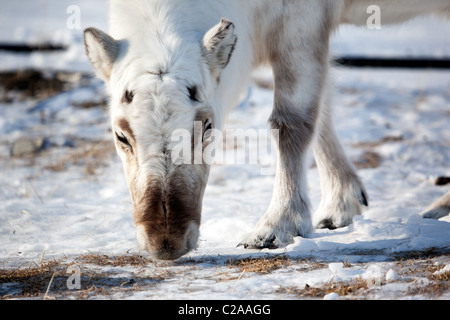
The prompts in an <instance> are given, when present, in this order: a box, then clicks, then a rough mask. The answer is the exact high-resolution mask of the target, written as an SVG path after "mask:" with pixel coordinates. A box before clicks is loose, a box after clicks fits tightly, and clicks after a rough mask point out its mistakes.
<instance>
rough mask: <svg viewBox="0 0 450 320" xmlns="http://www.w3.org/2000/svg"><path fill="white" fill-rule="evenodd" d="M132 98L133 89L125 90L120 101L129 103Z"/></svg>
mask: <svg viewBox="0 0 450 320" xmlns="http://www.w3.org/2000/svg"><path fill="white" fill-rule="evenodd" d="M133 99H134V91H128V90H126V91H125V93H124V95H123V97H122V103H127V104H130V103H132V102H133Z"/></svg>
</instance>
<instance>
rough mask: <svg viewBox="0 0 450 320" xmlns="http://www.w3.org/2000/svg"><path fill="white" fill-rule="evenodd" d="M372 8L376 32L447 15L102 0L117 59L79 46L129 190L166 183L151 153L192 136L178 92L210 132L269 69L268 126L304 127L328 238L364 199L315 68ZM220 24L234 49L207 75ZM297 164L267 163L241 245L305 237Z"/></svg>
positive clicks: (329, 3)
mask: <svg viewBox="0 0 450 320" xmlns="http://www.w3.org/2000/svg"><path fill="white" fill-rule="evenodd" d="M373 4H375V5H379V6H380V8H381V10H382V11H381V14H382V16H381V22H382V23H397V22H401V21H405V20H407V19H410V18H412V17H414V16H416V15H418V14H422V13H432V12H439V13H445V14H448V13H449V12H450V2H449V1H448V0H430V1H423V0H378V1H375V2H373V1H370V0H321V1H317V0H291V1H289V0H287V1H275V0H246V1H241V0H214V1H212V0H202V1H198V0H133V1H125V0H112V1H111V2H110V30H109V34H110V36H111V37H112V38H113V39H114V40H115V41H117V44H118V54H117V59H116V60H115V61H109V60H108V55H105V54H102V52H101V49H99V45H98V44H99V43H102V42H103V43H105V42H106V43H108V42H109V41H110V39H109V38H108V37H107V36H106V35H101V34H100V36H97V37H94V36H92V35H93V34H96V33H89V32H88V34H87V35H86V38H85V39H86V45H87V47H88V48H90V49H91V51H90V52H89V53H88V54H89V57H90V59H91V62H92V64H93V65H94V68H95V69H96V72H97V74H98V75H99V76H100V77H101V78H103V79H105V81H106V83H107V88H108V92H109V93H110V95H111V120H112V126H113V128H115V126H116V121H117V119H120V118H126V119H127V120H128V121H129V123H130V126H131V129H132V130H133V133H134V135H135V136H136V140H137V143H136V149H137V150H136V151H135V152H136V154H137V161H138V164H139V169H138V170H139V172H138V173H137V176H138V178H136V179H135V181H132V182H131V183H135V184H137V186H138V188H140V189H144V188H145V187H146V179H145V178H146V177H148V176H149V175H155V174H156V175H159V176H164V175H165V174H167V163H166V162H165V161H166V159H165V155H164V154H162V150H163V148H164V147H167V146H170V137H171V134H172V133H173V132H174V131H175V130H176V129H186V130H192V123H193V120H194V117H195V114H196V111H197V109H198V106H196V105H192V103H191V102H190V101H189V99H188V98H187V95H186V88H187V87H189V86H193V85H195V86H197V87H198V94H199V97H200V100H201V102H202V105H207V106H209V107H211V108H212V109H213V113H214V118H215V127H216V128H218V129H220V128H222V125H223V122H224V120H225V117H226V115H227V113H228V112H229V111H230V110H231V108H232V107H233V106H235V105H236V104H237V102H238V101H239V98H240V96H241V94H242V93H243V90H245V89H246V88H247V84H248V82H249V80H250V75H251V71H252V70H253V68H255V67H257V66H259V65H260V64H263V63H270V64H271V65H272V66H273V68H274V74H275V80H276V82H275V83H276V93H275V98H276V99H275V100H276V103H275V104H276V105H275V109H274V113H273V115H272V118H271V121H272V122H271V123H272V125H273V126H281V127H283V126H285V125H293V124H292V123H289V121H292V119H291V117H289V116H286V112H288V113H290V114H292V115H295V117H298V119H301V121H300V122H299V126H300V125H303V123H308V122H310V123H311V124H312V125H313V126H315V127H316V129H315V130H312V131H311V130H309V129H308V130H309V131H308V130H307V129H306V128H305V129H304V130H305V131H303V133H305V134H306V136H305V137H303V136H299V137H297V138H298V139H299V141H300V142H298V143H301V144H304V145H303V147H304V148H301V150H307V147H308V146H309V144H311V143H312V141H313V140H317V143H318V147H316V149H315V154H316V158H318V160H319V161H318V165H319V170H320V172H321V185H322V187H323V191H324V192H323V193H324V195H323V199H322V202H321V205H320V209H319V212H318V214H317V215H316V216H315V219H314V221H315V225H316V226H317V225H320V223H321V222H323V221H328V220H330V221H331V222H332V224H333V225H334V226H335V227H339V226H343V225H348V224H349V223H351V221H352V218H353V216H354V215H356V214H360V212H361V204H364V203H365V201H366V199H365V197H366V195H365V191H364V187H363V185H362V183H361V181H360V180H359V178H358V177H357V175H356V174H355V172H354V169H353V167H352V166H351V164H350V163H349V162H348V160H346V158H345V156H344V153H343V151H342V148H341V146H340V145H339V142H338V140H337V138H336V136H335V132H334V130H333V129H332V127H330V126H331V121H332V120H331V115H330V114H331V111H330V109H329V108H328V106H326V105H327V102H329V101H328V98H327V84H328V75H327V70H328V68H327V66H326V65H324V64H326V63H324V61H321V60H320V56H321V55H323V56H324V57H325V58H328V40H329V36H330V34H331V32H332V31H333V30H335V29H336V28H337V27H338V25H339V24H340V23H352V24H357V25H364V24H365V23H366V21H367V19H368V15H367V11H366V9H367V7H368V6H370V5H373ZM223 18H225V19H228V20H230V21H232V22H233V25H232V26H230V30H231V31H230V33H229V34H227V36H226V37H225V40H224V41H225V42H224V43H222V44H223V45H224V46H225V47H228V48H230V43H231V41H232V40H233V39H234V38H237V44H236V46H235V48H234V52H233V54H232V56H231V59H230V60H229V63H228V64H227V65H226V67H225V68H224V69H223V70H222V69H220V70H216V69H215V66H214V62H213V61H214V60H213V59H212V58H208V54H205V50H206V49H205V48H207V41H208V39H209V38H210V37H212V36H214V34H216V33H217V30H218V29H219V28H220V21H221V19H223ZM222 21H224V20H222ZM218 23H219V24H218ZM222 26H223V25H222ZM99 39H103V40H99ZM100 47H101V46H100ZM284 47H286V48H284ZM88 51H89V50H88ZM283 54H285V55H284V56H283ZM215 58H219V56H218V55H216V56H215ZM221 58H222V59H223V57H221ZM98 60H103V61H100V62H99V61H98ZM111 65H112V67H111ZM108 68H109V69H108ZM125 90H132V91H133V92H134V93H135V97H134V100H133V102H132V103H131V104H125V103H123V101H122V100H123V99H122V97H123V93H124V91H125ZM321 105H324V106H321ZM314 108H318V109H314ZM316 110H318V114H315V113H314V112H315V111H316ZM168 114H170V117H169V118H168V117H167V115H168ZM327 128H329V129H327ZM294 131H295V130H294ZM298 132H300V131H298ZM302 135H303V134H302ZM317 135H318V136H317ZM291 138H292V137H291ZM302 139H304V141H303V140H302ZM302 141H303V142H302ZM119 154H120V155H121V157H122V160H123V161H124V163H125V167H127V165H129V164H127V156H126V155H125V154H123V152H121V151H120V150H119ZM305 155H306V151H302V152H301V153H300V154H289V153H287V154H282V155H281V157H280V158H279V160H280V159H284V160H286V161H285V162H286V163H283V164H280V161H279V167H278V172H277V176H276V178H275V185H274V196H273V199H272V202H271V204H270V207H269V209H268V211H267V212H266V214H265V215H264V216H263V217H262V218H261V220H260V222H259V223H258V226H257V228H256V229H255V231H254V232H253V233H252V234H251V235H249V237H248V238H247V239H245V241H244V242H243V244H244V245H246V246H256V247H264V246H270V245H271V243H273V244H275V245H283V244H286V243H289V242H290V241H292V238H293V237H294V236H297V235H302V236H307V235H308V233H309V232H310V231H311V230H312V229H313V227H312V220H311V217H310V213H309V208H310V206H309V200H308V196H307V184H306V175H305V170H306V169H305V168H304V167H305V163H306V162H305V161H306V160H305ZM335 159H336V160H337V161H334V160H335ZM295 161H297V164H296V165H294V163H295ZM192 170H195V168H192ZM193 177H195V174H194V172H193ZM193 179H194V178H193ZM190 233H191V234H194V233H195V232H193V231H190ZM139 234H140V235H141V236H140V239H141V241H140V242H141V243H145V241H143V240H142V238H143V236H142V232H139ZM196 237H197V236H195V237H193V238H196Z"/></svg>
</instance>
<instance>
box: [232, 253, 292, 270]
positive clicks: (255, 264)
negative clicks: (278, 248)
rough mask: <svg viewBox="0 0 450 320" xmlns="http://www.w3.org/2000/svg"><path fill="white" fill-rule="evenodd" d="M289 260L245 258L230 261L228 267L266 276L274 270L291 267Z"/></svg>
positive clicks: (285, 258)
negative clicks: (235, 267)
mask: <svg viewBox="0 0 450 320" xmlns="http://www.w3.org/2000/svg"><path fill="white" fill-rule="evenodd" d="M292 263H293V262H292V261H291V259H289V258H288V257H286V256H276V257H267V258H245V259H237V260H230V262H229V265H230V266H237V267H239V268H240V269H241V271H245V272H253V273H258V274H267V273H270V272H272V271H274V270H278V269H282V268H285V267H288V266H291V265H292Z"/></svg>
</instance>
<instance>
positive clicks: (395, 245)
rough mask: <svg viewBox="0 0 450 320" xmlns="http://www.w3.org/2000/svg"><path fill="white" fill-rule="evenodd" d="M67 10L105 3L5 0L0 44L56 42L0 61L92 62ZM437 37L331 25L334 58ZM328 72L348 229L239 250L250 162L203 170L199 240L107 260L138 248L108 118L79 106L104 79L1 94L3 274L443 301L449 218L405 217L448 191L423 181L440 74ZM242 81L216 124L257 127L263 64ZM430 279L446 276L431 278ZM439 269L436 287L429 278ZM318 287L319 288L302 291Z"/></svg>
mask: <svg viewBox="0 0 450 320" xmlns="http://www.w3.org/2000/svg"><path fill="white" fill-rule="evenodd" d="M72 5H77V6H78V7H79V8H80V13H81V20H80V22H81V25H80V27H81V29H82V28H85V27H87V26H91V25H92V26H97V27H101V28H103V29H106V24H107V23H106V20H107V19H106V13H105V8H106V1H104V0H102V1H95V2H93V1H87V0H83V1H81V0H79V1H72V0H71V1H69V0H64V1H48V0H40V1H30V0H28V1H20V2H17V1H9V0H8V1H4V3H2V10H1V12H0V42H16V43H23V42H28V43H42V42H50V43H57V44H59V43H62V44H64V45H66V46H68V49H67V50H66V51H63V52H57V53H32V54H13V53H8V52H2V51H0V70H1V71H6V70H18V69H23V68H34V69H38V70H43V71H49V70H51V71H70V72H83V73H86V72H90V70H91V69H90V66H89V64H88V62H87V59H86V57H85V56H84V49H83V47H82V30H81V29H69V28H68V27H67V19H69V18H70V17H71V13H72V11H70V12H69V13H67V8H68V7H69V6H72ZM449 32H450V22H445V21H441V20H437V19H434V18H425V19H417V20H415V21H413V22H409V23H407V24H404V25H402V26H400V27H387V26H386V27H385V26H383V28H382V30H367V29H364V28H363V29H355V28H352V27H343V28H342V29H341V30H340V31H339V32H338V34H337V35H336V36H335V38H334V39H333V44H332V50H333V53H335V54H336V55H342V54H350V55H372V56H388V55H389V56H391V55H395V56H432V57H450V38H448V34H449ZM333 73H334V78H335V80H336V81H335V88H336V95H335V99H334V105H335V109H334V113H335V123H336V127H337V131H338V134H339V136H340V138H341V141H342V143H343V145H344V147H345V150H346V152H347V153H348V155H349V157H350V158H351V159H352V160H353V161H355V163H359V164H360V169H359V171H358V172H359V174H360V176H361V178H362V180H363V181H364V183H365V186H366V189H367V191H368V193H369V196H370V208H369V209H367V210H366V211H365V212H364V213H363V215H362V216H358V217H355V219H354V221H353V223H352V224H351V225H350V226H348V227H345V228H340V229H337V230H315V232H314V233H313V234H312V235H311V237H309V238H296V239H295V242H294V243H293V244H291V245H289V246H287V247H286V248H282V249H276V250H246V249H243V248H242V247H236V245H237V244H238V243H239V242H240V241H241V240H242V238H243V236H244V235H245V234H246V233H247V232H249V231H250V230H252V228H253V227H254V226H255V224H256V222H257V221H258V219H259V217H260V216H261V215H262V214H263V213H264V211H265V209H266V208H267V206H268V204H269V201H270V198H271V193H272V187H273V175H261V174H260V173H261V170H260V169H261V168H259V167H258V166H257V165H216V166H213V167H212V170H211V175H210V180H209V185H208V187H207V189H206V193H205V197H204V205H203V216H202V227H201V237H200V242H199V247H198V249H197V250H195V251H193V252H191V253H190V254H189V255H188V256H186V257H184V258H182V259H180V260H178V261H177V262H174V263H161V262H154V261H151V260H145V262H141V263H140V264H139V265H133V264H125V265H120V266H119V265H117V264H115V263H112V262H111V261H113V260H114V259H117V258H118V257H128V258H129V259H132V258H135V257H139V256H140V255H141V254H142V255H145V254H144V253H140V252H138V249H137V245H136V240H135V237H136V235H135V228H134V225H133V220H132V212H131V203H130V197H129V193H128V189H127V186H126V183H125V177H124V176H123V174H122V165H121V163H120V161H119V159H118V157H117V156H116V155H115V154H114V151H113V148H112V146H111V133H110V131H109V121H108V115H107V114H106V112H105V111H104V108H102V107H99V106H97V107H91V108H81V107H80V105H81V104H82V103H84V102H93V103H94V105H101V104H102V103H101V102H102V101H103V100H104V96H103V85H102V84H101V83H100V82H99V81H98V80H95V79H86V78H85V77H82V78H81V79H82V80H83V81H81V80H80V81H78V82H75V84H73V83H72V85H71V87H70V89H68V90H67V91H64V92H61V93H59V94H58V95H56V96H54V97H51V98H48V99H45V100H43V101H38V100H37V99H34V98H23V99H19V98H15V99H13V101H3V102H0V170H1V171H0V185H1V188H0V265H1V266H2V269H3V271H4V272H5V270H6V271H7V270H10V269H11V268H22V269H23V268H31V267H32V266H33V267H36V266H39V265H41V264H42V263H45V262H46V261H59V262H60V265H62V266H64V267H67V266H68V265H69V264H71V263H76V264H77V265H78V266H79V268H80V270H81V276H82V277H81V279H82V282H83V281H84V282H88V280H86V279H87V278H86V277H83V275H89V277H91V278H92V277H95V276H96V275H97V277H103V279H104V280H103V281H100V282H98V283H97V286H103V287H104V288H105V290H103V291H102V290H91V291H89V290H87V288H86V284H85V283H84V284H83V283H82V285H84V286H83V289H82V290H81V291H76V290H75V291H70V290H62V289H61V288H60V287H59V289H58V290H57V289H56V287H55V286H53V287H52V284H51V283H50V286H49V292H48V294H47V297H57V298H58V297H59V298H113V299H142V298H145V299H148V298H149V299H297V298H302V297H310V298H311V297H319V298H322V297H325V298H330V299H335V298H346V297H347V298H348V297H352V298H361V299H363V298H369V299H403V298H418V299H429V298H440V299H449V298H450V289H449V287H448V281H449V280H448V273H449V268H450V255H449V252H450V250H449V249H450V217H449V216H447V217H444V218H441V219H440V220H429V219H423V218H421V217H420V216H419V215H418V214H419V213H420V212H421V211H422V210H423V209H424V208H425V207H426V206H427V205H429V204H430V203H431V202H432V201H433V200H435V199H437V198H438V197H440V196H442V195H443V194H444V193H445V192H447V191H448V190H449V185H448V184H447V185H444V186H437V185H435V180H436V178H437V177H440V176H442V177H449V176H450V71H444V70H441V71H440V70H395V69H391V70H380V69H377V70H371V69H343V68H336V69H335V70H334V71H333ZM255 78H256V79H257V81H255V84H254V85H253V86H252V87H251V88H250V90H249V96H248V97H247V100H246V101H245V103H243V104H242V105H241V106H239V107H238V108H237V109H236V111H234V112H233V113H232V114H231V115H230V117H229V120H228V122H227V126H228V127H230V128H243V129H247V128H258V129H259V128H261V129H266V128H267V118H268V116H269V114H270V112H271V106H272V103H273V91H272V90H271V89H270V85H269V86H268V87H269V88H267V86H264V87H261V86H258V85H256V83H266V84H267V83H270V81H271V74H270V72H269V71H268V70H266V69H263V70H260V71H259V72H257V73H255ZM0 101H1V97H0ZM23 137H41V138H45V141H46V146H47V147H46V148H45V149H44V150H43V151H41V152H40V153H39V154H35V155H33V156H24V157H18V156H15V157H12V156H11V154H10V150H11V147H12V145H14V143H16V142H17V141H18V140H20V138H23ZM367 157H369V158H370V159H371V160H372V162H371V165H369V166H365V165H364V163H363V160H364V159H366V158H367ZM308 178H309V192H310V196H311V201H312V204H313V207H314V208H317V206H318V203H319V201H320V188H319V180H318V173H317V170H316V169H315V168H314V166H312V167H311V169H310V170H309V174H308ZM89 255H90V256H91V257H103V259H104V260H105V259H106V260H108V261H109V262H108V263H102V264H100V263H97V264H96V263H94V262H93V261H94V260H95V259H88V258H86V257H87V256H89ZM80 257H81V258H80ZM249 257H251V258H254V259H259V260H254V261H253V262H255V263H256V262H257V261H259V262H265V263H270V262H276V261H278V259H279V260H280V261H281V262H280V264H279V265H278V266H277V267H275V268H274V269H273V270H272V269H271V270H265V271H264V270H263V271H261V270H260V271H254V269H252V265H251V264H252V262H251V261H249V260H248V259H246V258H249ZM266 260H267V261H266ZM41 262H42V263H41ZM4 274H5V273H3V275H4ZM442 274H447V277H446V278H445V277H443V276H441V277H439V276H440V275H442ZM68 276H69V274H67V275H66V277H68ZM442 278H444V285H442V280H436V279H442ZM1 279H2V278H0V280H1ZM61 279H64V277H62V276H61V277H60V279H59V280H58V281H60V282H61V281H63V280H61ZM114 279H120V283H118V282H117V281H114ZM132 279H133V280H132ZM445 279H446V280H445ZM131 280H132V281H131ZM15 281H17V279H16V280H15ZM55 281H56V280H55ZM64 281H65V280H64ZM361 281H362V282H363V283H364V284H365V285H364V286H361V285H360V286H359V287H358V288H359V289H358V291H356V292H353V293H349V292H347V293H343V291H340V292H338V293H337V294H328V293H329V292H331V291H334V292H337V291H336V290H333V286H332V284H333V285H334V286H335V288H336V287H338V286H339V284H352V285H353V284H354V285H355V287H356V286H357V284H358V283H359V284H360V283H361ZM436 281H441V282H439V283H440V285H439V286H440V288H443V289H442V290H434V291H433V290H431V289H430V288H431V287H432V286H436V285H437V284H436V283H437V282H436ZM99 283H100V284H99ZM117 283H118V284H117ZM124 283H127V284H128V286H127V285H125V286H122V285H121V284H124ZM129 283H133V284H134V285H133V286H132V287H133V290H130V288H129V286H131V285H129ZM445 283H446V284H447V285H445ZM0 285H1V286H0V296H4V297H14V295H18V297H21V295H20V294H21V293H23V292H22V290H23V288H22V287H21V286H20V284H18V283H15V282H14V281H12V283H8V281H5V280H2V281H1V282H0ZM327 286H328V287H327ZM325 287H327V290H328V291H327V290H325V289H323V288H325ZM305 288H307V289H308V290H307V289H305ZM318 288H322V289H323V292H322V294H318V295H316V296H314V295H312V294H308V292H311V290H313V289H316V290H318ZM45 289H47V286H45V288H44V291H43V292H41V293H40V294H39V295H38V297H40V298H42V297H43V296H44V293H45ZM80 292H83V294H84V295H83V296H82V295H81V294H80ZM8 295H9V296H8Z"/></svg>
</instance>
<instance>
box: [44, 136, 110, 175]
mask: <svg viewBox="0 0 450 320" xmlns="http://www.w3.org/2000/svg"><path fill="white" fill-rule="evenodd" d="M77 144H78V147H77V148H74V149H67V152H66V153H65V154H64V155H59V156H53V159H51V160H49V162H50V163H48V164H47V165H45V166H44V169H46V170H50V171H54V172H61V171H64V170H67V169H68V168H69V167H71V166H73V165H78V166H83V167H84V174H85V175H95V174H96V173H97V170H98V169H100V168H103V167H105V166H106V165H107V164H108V162H109V161H110V160H111V158H112V156H113V155H114V154H115V148H114V144H113V142H112V139H111V140H101V141H78V142H77ZM43 156H45V155H43Z"/></svg>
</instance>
